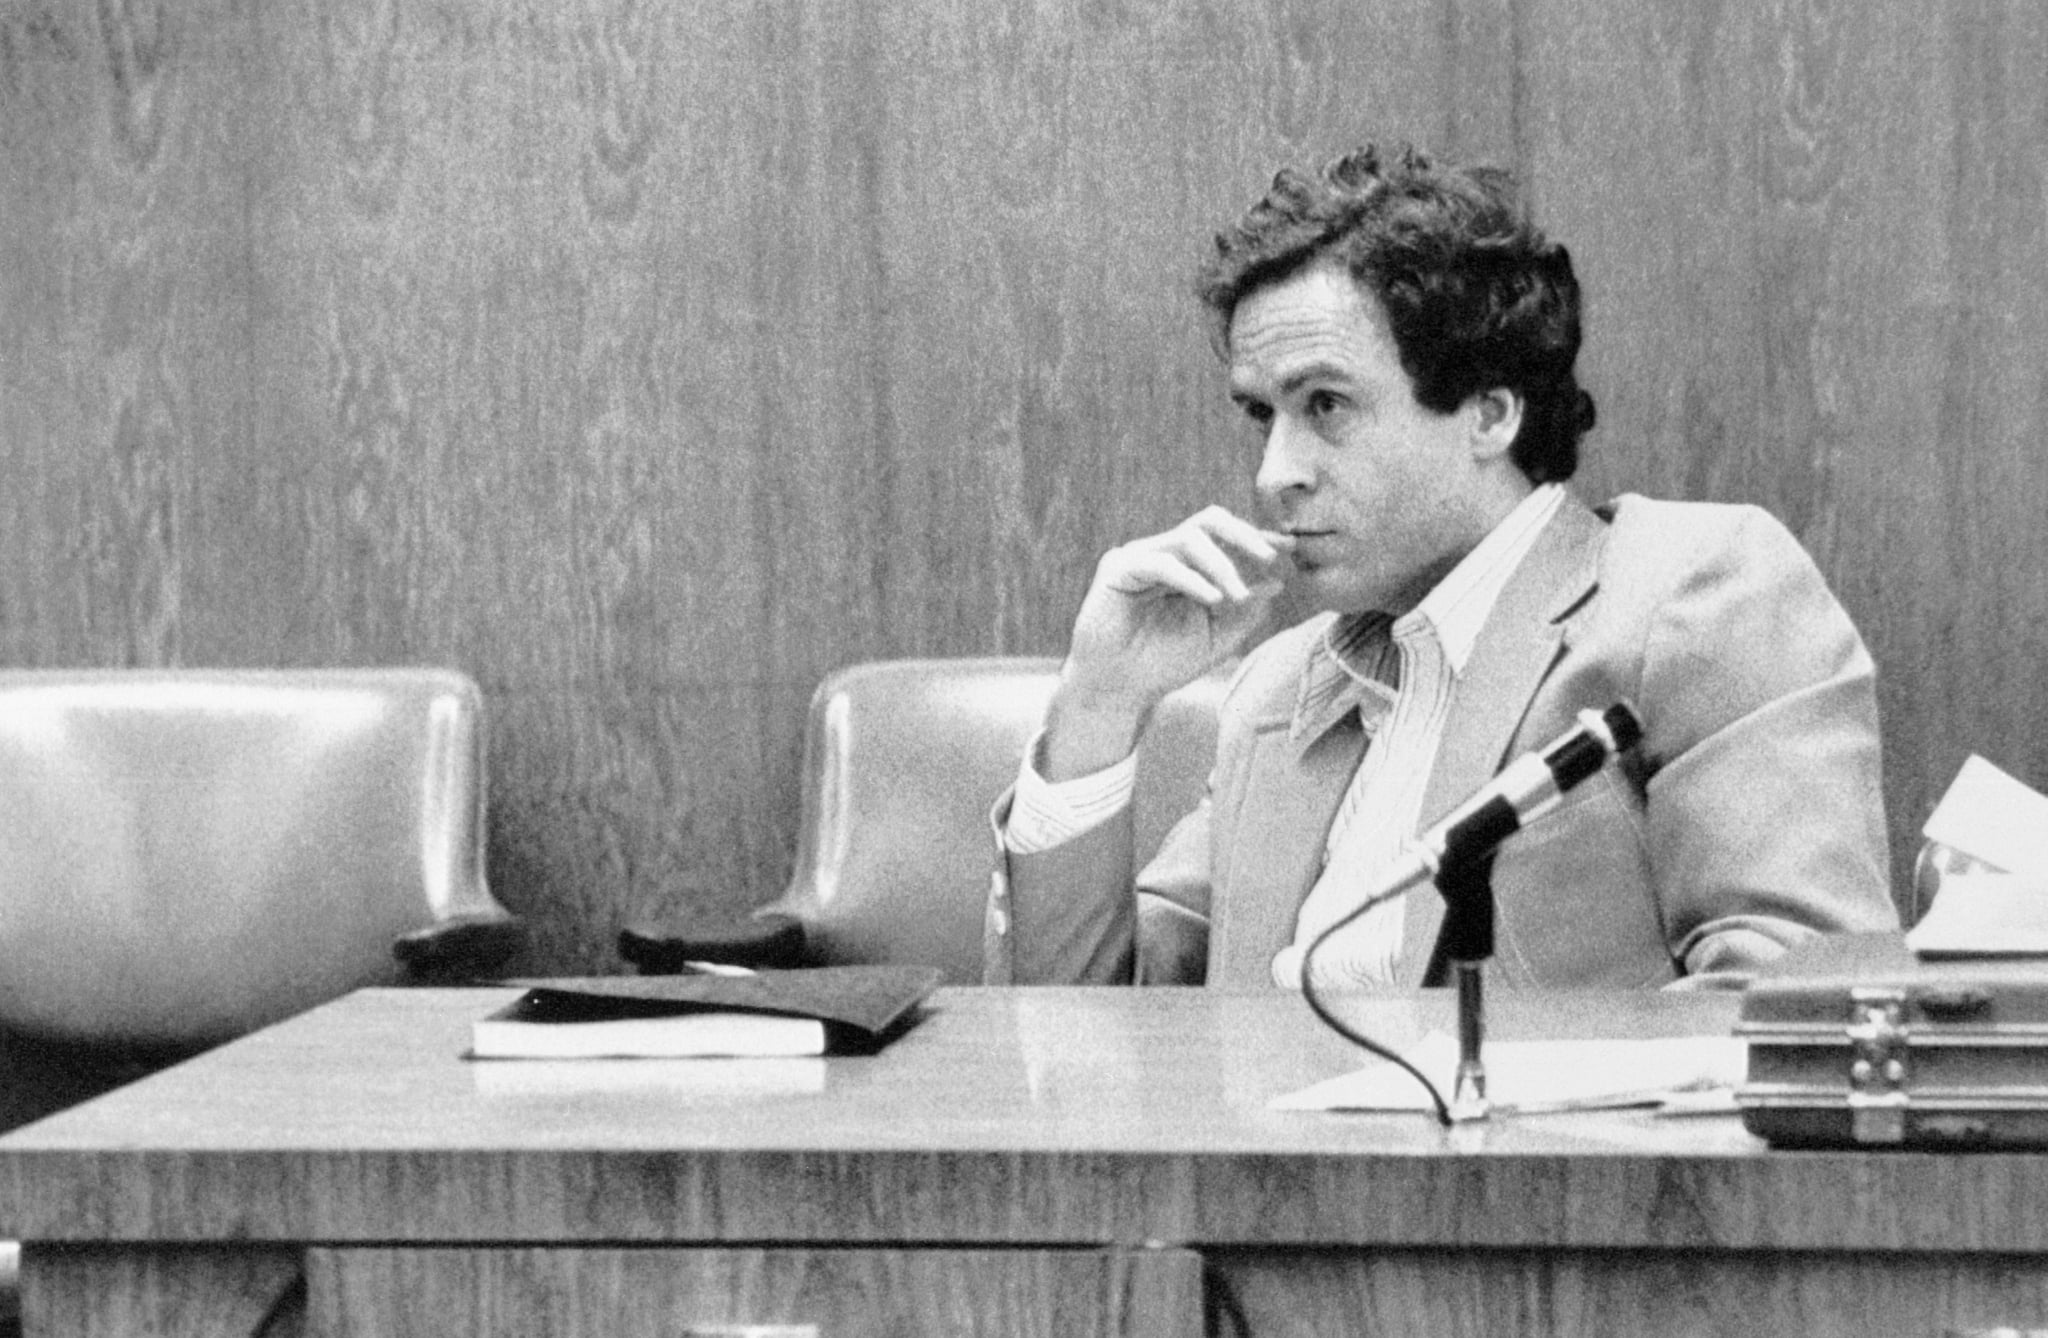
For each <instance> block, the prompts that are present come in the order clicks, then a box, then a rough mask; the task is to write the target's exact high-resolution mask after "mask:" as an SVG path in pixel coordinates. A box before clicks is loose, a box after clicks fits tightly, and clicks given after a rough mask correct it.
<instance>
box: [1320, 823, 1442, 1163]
mask: <svg viewBox="0 0 2048 1338" xmlns="http://www.w3.org/2000/svg"><path fill="white" fill-rule="evenodd" d="M1430 862H1431V863H1432V864H1434V861H1433V860H1431V861H1430ZM1413 888H1414V884H1412V883H1396V884H1395V885H1394V886H1392V887H1389V888H1384V889H1382V890H1380V891H1379V892H1376V893H1374V894H1373V895H1372V896H1369V897H1367V898H1366V899H1365V900H1364V901H1363V902H1361V903H1359V904H1358V905H1357V906H1355V907H1353V908H1352V909H1351V910H1349V911H1346V912H1345V913H1344V914H1343V915H1342V916H1340V917H1339V918H1338V919H1337V920H1336V921H1335V922H1334V923H1332V924H1331V925H1329V926H1328V927H1327V928H1325V929H1324V930H1323V931H1322V932H1321V933H1320V934H1317V935H1316V936H1315V937H1314V938H1313V939H1311V940H1309V945H1308V948H1307V950H1306V951H1304V952H1303V953H1302V954H1301V997H1302V999H1303V1000H1304V1001H1305V1002H1306V1003H1307V1004H1308V1006H1309V1011H1311V1012H1313V1013H1314V1014H1315V1015H1316V1016H1317V1017H1319V1018H1321V1019H1322V1022H1323V1025H1324V1026H1326V1027H1328V1028H1329V1029H1330V1030H1331V1031H1334V1032H1336V1033H1337V1034H1338V1035H1339V1036H1342V1037H1343V1038H1344V1039H1345V1040H1347V1041H1349V1042H1351V1043H1352V1044H1353V1045H1356V1046H1358V1047H1360V1048H1361V1049H1364V1050H1366V1051H1368V1052H1369V1053H1371V1054H1374V1055H1377V1056H1379V1057H1380V1058H1381V1059H1384V1060H1386V1061H1387V1062H1388V1063H1390V1064H1394V1065H1396V1066H1398V1067H1400V1068H1401V1069H1403V1070H1404V1071H1406V1072H1407V1074H1408V1075H1409V1076H1410V1077H1412V1078H1414V1079H1415V1081H1417V1082H1419V1083H1421V1084H1422V1090H1423V1091H1425V1092H1427V1093H1429V1100H1430V1104H1431V1105H1432V1106H1433V1107H1434V1108H1435V1114H1436V1122H1437V1123H1438V1124H1440V1125H1442V1126H1443V1127H1444V1128H1446V1129H1448V1128H1450V1127H1451V1123H1452V1121H1451V1107H1450V1105H1449V1103H1447V1102H1446V1101H1445V1100H1444V1094H1443V1093H1442V1092H1439V1091H1438V1090H1437V1089H1436V1084H1435V1083H1433V1082H1431V1081H1430V1080H1429V1079H1428V1078H1427V1077H1425V1076H1424V1075H1423V1072H1422V1070H1421V1069H1419V1068H1417V1067H1415V1065H1414V1064H1412V1063H1410V1062H1409V1061H1408V1060H1407V1059H1405V1058H1403V1057H1402V1056H1401V1055H1400V1054H1398V1053H1396V1052H1395V1051H1394V1050H1392V1049H1389V1048H1388V1047H1387V1046H1384V1045H1381V1044H1380V1043H1379V1042H1378V1041H1375V1040H1373V1039H1372V1038H1371V1037H1370V1036H1367V1035H1366V1034H1365V1033H1364V1032H1361V1031H1359V1030H1358V1029H1356V1028H1355V1027H1353V1026H1352V1025H1351V1024H1350V1023H1348V1022H1346V1021H1344V1020H1343V1019H1342V1018H1340V1017H1338V1016H1337V1015H1336V1014H1335V1013H1333V1012H1331V1011H1330V1008H1329V1005H1327V1004H1325V1003H1324V1002H1323V999H1322V995H1321V994H1320V993H1319V992H1318V991H1317V989H1316V975H1315V961H1316V950H1317V949H1319V948H1321V947H1322V946H1323V945H1324V944H1325V943H1328V942H1329V941H1330V936H1331V935H1333V934H1335V933H1336V932H1337V931H1338V930H1340V929H1342V928H1344V926H1346V925H1348V924H1351V923H1352V922H1353V921H1355V920H1357V919H1358V918H1359V917H1360V916H1362V915H1364V914H1365V913H1366V912H1367V911H1369V910H1371V909H1372V908H1373V907H1375V906H1383V905H1385V904H1386V903H1387V902H1389V901H1392V900H1393V899H1394V898H1395V897H1400V896H1406V895H1407V894H1408V893H1409V892H1410V891H1411V890H1413Z"/></svg>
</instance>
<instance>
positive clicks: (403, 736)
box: [0, 669, 522, 1332]
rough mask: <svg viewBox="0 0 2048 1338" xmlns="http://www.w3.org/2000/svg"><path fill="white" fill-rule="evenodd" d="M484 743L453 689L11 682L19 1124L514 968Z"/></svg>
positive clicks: (8, 953) (395, 679)
mask: <svg viewBox="0 0 2048 1338" xmlns="http://www.w3.org/2000/svg"><path fill="white" fill-rule="evenodd" d="M482 747H483V725H482V697H481V694H480V693H479V692H478V691H477V687H476V685H475V684H474V683H473V682H471V681H470V680H469V679H468V678H467V677H465V676H464V675H462V674H458V673H453V672H449V671H445V670H433V669H370V670H332V671H264V670H219V671H215V670H79V671H32V672H8V673H0V1130H4V1129H7V1128H11V1127H13V1126H15V1125H18V1124H22V1123H25V1122H27V1121H28V1120H31V1119H35V1118H39V1117H40V1116H42V1115H45V1114H49V1113H51V1112H53V1111H55V1110H58V1109H61V1108H62V1107H64V1106H66V1105H70V1104H72V1103H73V1102H76V1101H80V1100H84V1099H85V1098H87V1097H90V1096H93V1095H96V1094H97V1093H99V1092H101V1091H104V1090H106V1089H108V1088H110V1087H113V1086H116V1085H118V1084H119V1083H121V1082H124V1081H127V1080H129V1079H132V1078H135V1077H139V1076H141V1075H142V1074H144V1073H147V1072H149V1071H150V1070H151V1069H154V1068H156V1067H159V1066H161V1065H162V1064H164V1063H167V1062H170V1061H172V1060H175V1059H177V1058H180V1057H182V1056H184V1055H187V1054H190V1053H193V1052H195V1051H197V1050H200V1049H203V1048H205V1047H206V1046H209V1045H212V1044H215V1043H217V1042H220V1041H224V1040H227V1039H229V1038H231V1037H234V1036H237V1035H240V1034H242V1033H244V1032H247V1031H252V1030H254V1029H256V1028H258V1027H261V1026H263V1025H265V1024H266V1023H270V1022H274V1021H277V1020H279V1019H281V1018H283V1017H286V1016H288V1015H290V1014H292V1013H295V1012H299V1011H301V1010H302V1009H305V1008H308V1007H311V1006H312V1005H314V1004H317V1003H321V1002H323V1001H325V1000H328V999H331V998H335V997H337V996H339V995H342V994H345V993H347V992H348V991H349V990H352V989H354V988H356V987H358V986H361V985H373V984H392V983H398V982H400V981H403V980H443V979H459V978H462V977H464V976H468V975H473V974H485V973H489V972H491V971H494V970H496V969H497V968H498V967H500V966H501V965H502V964H503V963H504V962H505V961H506V960H507V959H509V958H510V957H511V956H512V955H513V954H514V953H515V952H516V951H517V950H518V949H519V947H520V944H521V941H522V933H521V929H520V926H519V924H518V922H517V921H516V920H514V919H513V917H511V916H510V915H508V914H507V913H506V912H505V910H504V909H503V908H502V907H501V906H499V905H498V903H497V902H496V901H495V900H494V899H493V898H492V896H491V894H490V890H489V888H488V887H487V885H486V883H485V879H484V864H483V846H482V841H483V820H482V819H483V802H484V800H483V755H482ZM16 1257H17V1255H16V1249H15V1247H14V1246H13V1245H12V1244H11V1243H7V1242H0V1332H6V1331H7V1329H8V1326H9V1325H11V1323H12V1320H13V1316H14V1314H15V1311H16V1308H17V1300H16V1297H15V1294H14V1271H15V1266H16Z"/></svg>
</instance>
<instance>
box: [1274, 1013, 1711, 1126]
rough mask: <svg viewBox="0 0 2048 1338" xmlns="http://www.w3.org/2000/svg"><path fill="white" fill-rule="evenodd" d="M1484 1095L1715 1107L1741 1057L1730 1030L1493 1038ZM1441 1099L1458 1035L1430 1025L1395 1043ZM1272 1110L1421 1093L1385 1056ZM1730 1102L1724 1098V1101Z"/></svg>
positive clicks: (1521, 1107) (1395, 1104)
mask: <svg viewBox="0 0 2048 1338" xmlns="http://www.w3.org/2000/svg"><path fill="white" fill-rule="evenodd" d="M1481 1055H1482V1058H1483V1059H1484V1061H1485V1064H1486V1095H1487V1099H1488V1100H1489V1102H1490V1103H1491V1104H1492V1106H1493V1108H1494V1109H1495V1110H1496V1111H1501V1112H1503V1113H1512V1112H1515V1111H1521V1112H1523V1113H1527V1114H1535V1113H1539V1112H1542V1111H1552V1110H1596V1109H1601V1108H1612V1107H1620V1106H1648V1107H1656V1106H1660V1105H1663V1104H1664V1103H1665V1101H1666V1100H1667V1099H1668V1098H1671V1097H1673V1096H1674V1095H1675V1096H1677V1097H1678V1098H1680V1100H1679V1102H1678V1103H1677V1104H1679V1105H1682V1106H1683V1107H1685V1108H1686V1110H1687V1113H1700V1112H1702V1111H1705V1110H1709V1109H1713V1110H1718V1109H1721V1108H1722V1106H1723V1103H1722V1102H1720V1101H1719V1100H1718V1099H1716V1098H1718V1096H1719V1095H1720V1094H1721V1093H1724V1092H1726V1093H1732V1092H1733V1091H1734V1089H1735V1087H1736V1086H1737V1085H1738V1084H1739V1083H1741V1081H1742V1079H1743V1073H1744V1069H1745V1066H1746V1064H1747V1052H1746V1049H1745V1047H1744V1046H1743V1043H1742V1042H1741V1041H1739V1040H1737V1039H1735V1038H1734V1037H1733V1036H1672V1037H1660V1038H1657V1039H1653V1040H1568V1041H1493V1042H1489V1043H1488V1044H1487V1045H1486V1047H1485V1049H1484V1050H1483V1051H1482V1052H1481ZM1402 1058H1404V1059H1406V1060H1407V1061H1408V1062H1409V1063H1411V1064H1414V1065H1415V1066H1416V1067H1417V1068H1419V1069H1421V1070H1422V1072H1423V1073H1424V1074H1426V1075H1428V1077H1429V1079H1430V1081H1432V1082H1434V1083H1436V1084H1437V1088H1438V1090H1439V1091H1441V1092H1442V1093H1443V1094H1444V1096H1445V1098H1446V1099H1448V1098H1449V1096H1450V1091H1451V1079H1452V1076H1453V1074H1454V1073H1455V1072H1456V1071H1457V1066H1458V1044H1457V1042H1456V1041H1455V1040H1453V1039H1452V1038H1451V1037H1450V1036H1449V1035H1447V1034H1445V1033H1443V1032H1440V1031H1433V1032H1431V1033H1429V1034H1428V1035H1426V1036H1424V1037H1423V1038H1422V1039H1421V1040H1420V1041H1417V1042H1416V1043H1415V1044H1414V1045H1413V1046H1411V1047H1410V1048H1409V1049H1407V1050H1405V1051H1403V1052H1402ZM1268 1105H1269V1106H1270V1107H1271V1108H1272V1109H1274V1110H1427V1109H1429V1108H1430V1101H1429V1096H1428V1094H1427V1093H1425V1092H1424V1091H1423V1090H1422V1087H1421V1085H1420V1084H1419V1083H1417V1082H1416V1081H1415V1079H1413V1078H1412V1077H1410V1076H1409V1075H1408V1074H1407V1073H1405V1072H1403V1071H1402V1070H1401V1069H1399V1068H1397V1067H1396V1066H1394V1065H1393V1064H1389V1063H1387V1062H1386V1061H1385V1060H1374V1061H1373V1062H1371V1063H1370V1064H1367V1065H1366V1066H1365V1067H1364V1068H1361V1069H1357V1070H1355V1071H1353V1072H1350V1073H1345V1074H1340V1075H1339V1076H1337V1077H1335V1078H1330V1079H1327V1080H1326V1081H1323V1082H1319V1083H1315V1084H1313V1085H1312V1086H1309V1087H1304V1088H1302V1089H1301V1090H1300V1091H1297V1092H1290V1093H1288V1094H1286V1095H1284V1096H1279V1097H1275V1098H1274V1099H1273V1100H1272V1101H1271V1102H1269V1103H1268ZM1725 1105H1726V1109H1729V1110H1732V1109H1734V1106H1733V1102H1732V1101H1729V1102H1727V1103H1725Z"/></svg>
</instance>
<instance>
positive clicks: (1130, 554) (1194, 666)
mask: <svg viewBox="0 0 2048 1338" xmlns="http://www.w3.org/2000/svg"><path fill="white" fill-rule="evenodd" d="M1293 547H1294V541H1293V540H1292V539H1290V538H1288V537H1287V536H1286V535H1283V534H1275V533H1273V532H1271V531H1269V530H1262V529H1260V528H1258V527H1257V526H1256V525H1253V524H1252V523H1251V522H1249V521H1247V520H1244V519H1241V518H1240V517H1238V516H1236V515H1233V514H1232V513H1231V512H1229V511H1226V510H1224V509H1223V508H1222V507H1220V506H1212V507H1208V508H1206V509H1204V510H1202V511H1199V512H1197V513H1196V514H1194V515H1192V516H1190V517H1188V519H1186V520H1184V521H1182V522H1181V523H1180V524H1178V525H1176V526H1174V527H1173V528H1172V529H1170V530H1168V531H1166V532H1165V533H1164V534H1155V535H1152V536H1151V537H1149V538H1145V539H1138V540H1134V541H1132V542H1131V543H1127V544H1124V545H1123V546H1122V547H1119V548H1113V549H1111V550H1110V551H1109V552H1108V553H1106V554H1104V555H1103V558H1102V561H1101V562H1100V563H1099V564H1097V566H1096V568H1095V579H1094V581H1093V582H1092V583H1091V584H1090V585H1089V587H1088V594H1087V596H1086V597H1085V598H1084V599H1083V600H1082V601H1081V611H1080V613H1079V614H1078V615H1077V616H1076V617H1075V619H1074V634H1073V641H1072V643H1071V645H1070V646H1069V648H1068V651H1067V660H1066V663H1065V665H1064V666H1062V668H1061V671H1060V684H1059V688H1058V690H1057V691H1056V692H1055V693H1054V694H1053V701H1052V707H1051V710H1050V712H1049V713H1048V715H1047V718H1046V734H1045V743H1044V749H1043V752H1042V754H1041V756H1040V759H1039V764H1040V767H1041V768H1042V774H1043V775H1044V776H1045V778H1046V779H1047V780H1050V781H1061V780H1069V779H1072V778H1073V777H1076V776H1085V775H1088V774H1090V773H1091V772H1096V771H1100V770H1102V769H1103V768H1104V767H1107V766H1110V765H1112V764H1113V763H1115V762H1118V761H1120V760H1122V759H1123V758H1124V757H1125V756H1127V755H1128V754H1129V753H1130V751H1131V749H1132V748H1134V747H1136V746H1137V741H1138V736H1139V734H1140V733H1142V732H1143V730H1144V728H1145V723H1146V721H1147V720H1149V719H1150V718H1151V715H1152V711H1153V708H1155V707H1156V706H1158V704H1159V701H1160V699H1161V698H1163V697H1165V696H1166V695H1167V694H1168V693H1170V692H1172V691H1173V690H1174V689H1175V688H1179V687H1182V686H1184V685H1186V684H1188V683H1192V682H1194V681H1195V680H1196V679H1198V678H1200V677H1201V676H1202V675H1203V674H1205V673H1207V672H1208V671H1209V670H1210V669H1212V668H1214V667H1215V666H1216V665H1218V664H1220V663H1222V662H1223V661H1224V660H1225V659H1227V658H1229V657H1230V656H1231V655H1232V654H1234V653H1236V652H1237V651H1238V650H1239V649H1241V648H1242V646H1243V643H1244V641H1245V639H1246V637H1248V636H1249V635H1250V634H1251V633H1252V632H1253V631H1254V630H1255V629H1256V628H1257V627H1258V626H1259V624H1260V622H1261V620H1262V619H1263V617H1264V616H1265V612H1266V609H1267V607H1268V606H1269V605H1270V604H1271V603H1272V601H1273V598H1274V596H1275V595H1277V594H1279V593H1280V588H1281V585H1282V582H1283V581H1284V579H1285V578H1286V576H1287V574H1288V573H1289V572H1290V571H1291V570H1292V569H1293V564H1292V561H1291V559H1290V556H1289V555H1290V554H1291V553H1292V551H1293Z"/></svg>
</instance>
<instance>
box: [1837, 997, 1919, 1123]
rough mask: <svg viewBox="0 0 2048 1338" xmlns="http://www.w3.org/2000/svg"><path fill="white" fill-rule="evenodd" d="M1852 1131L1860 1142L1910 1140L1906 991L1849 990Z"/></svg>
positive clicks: (1908, 1035) (1850, 1116)
mask: <svg viewBox="0 0 2048 1338" xmlns="http://www.w3.org/2000/svg"><path fill="white" fill-rule="evenodd" d="M1849 1009H1850V1019H1849V1135H1850V1137H1852V1138H1854V1139H1855V1140H1856V1141H1857V1142H1858V1143H1873V1144H1885V1143H1892V1144H1896V1143H1903V1142H1905V1141H1906V1101H1907V1097H1906V1078H1907V1075H1908V1068H1907V1062H1906V1061H1907V1049H1906V1047H1907V1043H1908V1041H1909V1040H1910V1039H1911V1036H1910V1033H1909V1032H1908V1031H1907V1029H1906V992H1905V991H1904V990H1902V989H1897V988H1886V987H1882V986H1856V987H1853V988H1851V989H1850V991H1849Z"/></svg>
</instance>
